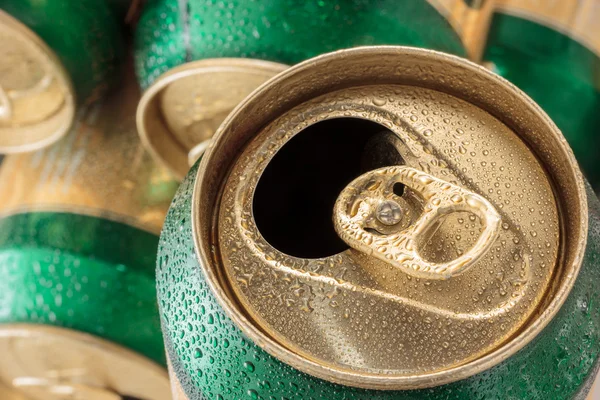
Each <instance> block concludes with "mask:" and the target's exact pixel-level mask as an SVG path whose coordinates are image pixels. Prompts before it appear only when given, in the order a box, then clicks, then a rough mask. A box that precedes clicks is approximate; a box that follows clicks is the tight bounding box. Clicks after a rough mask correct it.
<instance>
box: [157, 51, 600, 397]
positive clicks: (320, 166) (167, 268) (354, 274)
mask: <svg viewBox="0 0 600 400" xmlns="http://www.w3.org/2000/svg"><path fill="white" fill-rule="evenodd" d="M282 93H285V96H282V95H281V94H282ZM368 149H370V150H369V151H367V150H368ZM357 177H358V179H357V180H355V179H356V178H357ZM329 178H331V179H329ZM398 183H401V185H399V186H398V187H396V186H397V185H396V184H398ZM432 188H433V189H432ZM340 193H342V196H340V197H338V196H339V195H340ZM344 193H346V194H347V195H346V196H344V195H343V194H344ZM336 198H337V199H338V200H337V202H340V201H342V207H341V208H338V205H337V204H336ZM347 199H351V200H352V199H355V200H352V201H349V203H347V204H346V203H345V201H346V200H347ZM380 199H385V201H387V202H389V201H394V202H396V204H397V206H398V208H399V209H400V210H404V212H403V213H400V214H398V213H394V212H390V210H396V208H394V207H396V206H392V205H390V204H388V203H386V204H385V207H379V206H378V205H380V204H382V203H378V201H379V200H380ZM588 202H589V205H590V214H589V215H588ZM173 204H174V206H173V208H172V209H171V210H170V212H169V214H168V217H167V222H166V225H165V229H164V230H163V236H162V239H161V240H162V242H161V245H160V249H161V250H160V252H159V259H158V265H157V280H158V296H159V304H160V307H161V310H162V315H163V327H164V335H165V345H166V348H167V353H168V355H169V358H170V360H171V363H172V367H173V368H172V370H173V372H172V375H174V376H175V378H176V379H177V380H178V381H179V382H180V384H181V386H182V388H183V390H184V392H185V393H186V394H187V396H188V397H189V398H195V397H196V396H199V393H202V394H203V395H206V396H208V397H209V398H214V397H216V396H223V398H225V399H227V398H240V397H243V396H250V397H252V396H256V397H260V396H269V395H272V396H275V397H278V396H282V397H293V396H295V395H300V396H302V397H303V398H315V399H316V398H331V399H337V398H340V399H341V398H356V399H386V398H395V399H403V398H407V399H408V398H434V399H438V398H439V399H441V398H444V399H446V398H450V399H459V398H470V397H477V396H481V395H482V393H483V392H482V391H483V390H485V393H487V394H490V393H492V394H497V395H499V396H503V395H514V396H519V395H522V394H523V392H522V391H521V389H520V388H521V387H523V385H524V382H525V381H524V379H525V378H524V377H523V375H522V371H523V369H527V371H528V374H527V378H526V381H527V382H529V383H530V384H531V385H533V387H534V388H535V390H536V391H539V393H540V396H538V397H539V398H552V397H559V398H560V397H565V396H567V397H568V396H572V395H573V394H575V393H577V392H578V391H579V390H580V389H581V387H582V385H583V382H584V381H585V378H586V377H587V376H588V375H589V374H590V372H591V370H592V369H593V368H592V366H593V364H594V363H595V362H596V360H597V354H598V352H597V351H596V350H597V346H592V347H593V348H590V349H589V351H585V352H584V353H581V351H580V350H577V351H575V349H576V348H577V349H580V348H581V343H582V341H584V340H586V339H585V337H586V335H588V334H590V332H594V335H598V332H599V331H598V329H597V328H599V327H598V326H597V323H596V322H595V320H594V318H593V317H592V316H591V314H589V313H588V314H586V315H587V316H586V315H583V314H578V313H577V312H576V311H574V310H577V307H579V306H578V304H579V305H581V301H585V302H586V309H587V310H590V309H589V307H590V303H589V302H588V301H586V300H585V299H586V298H588V297H589V296H590V295H593V294H591V292H590V286H589V282H587V279H588V278H589V277H592V276H598V275H600V269H599V266H598V261H597V260H598V253H599V243H600V240H599V239H600V229H599V226H600V224H599V222H600V219H599V218H600V215H599V214H598V212H599V210H600V208H599V206H598V202H597V199H596V198H595V197H594V196H593V195H591V191H589V190H587V191H586V188H585V186H584V180H583V178H582V176H581V172H580V171H579V169H578V167H577V164H576V162H575V160H574V157H573V155H572V152H571V150H570V149H569V148H568V146H567V145H566V142H565V141H564V138H563V137H562V135H561V134H560V132H559V131H558V129H557V128H556V126H555V125H554V124H553V123H552V122H551V121H550V119H549V118H548V117H547V116H546V115H545V114H544V113H543V111H542V110H541V109H540V108H539V107H538V106H537V105H536V104H535V103H533V102H532V101H531V100H530V99H529V98H528V97H527V96H525V95H524V94H523V93H521V92H520V91H518V90H517V89H516V88H515V87H514V86H512V85H509V84H507V83H506V81H504V80H502V79H501V78H499V77H497V76H495V75H494V74H492V73H490V72H487V71H485V70H484V69H482V68H481V67H478V66H476V65H474V64H471V63H468V62H467V61H465V60H461V59H459V58H455V57H452V56H449V55H443V54H441V53H436V52H432V51H427V50H417V49H410V48H400V47H374V48H362V49H354V50H347V51H341V52H337V53H332V54H329V55H325V56H322V57H319V58H316V59H313V60H310V61H308V62H306V63H303V64H300V65H298V66H296V67H293V68H291V69H289V70H287V71H285V72H283V73H282V74H279V75H278V76H277V77H276V78H274V79H272V80H271V81H269V83H267V84H266V85H263V86H262V87H261V88H260V89H259V90H258V91H255V92H254V93H253V94H252V95H251V96H249V97H248V98H247V99H246V100H244V102H243V103H242V104H241V105H240V106H239V107H238V108H237V109H236V111H235V112H234V113H233V114H232V115H231V116H230V117H229V118H228V119H227V121H226V122H225V123H224V124H223V125H222V126H221V128H220V130H219V132H218V133H217V135H216V137H215V141H214V143H213V145H212V147H210V148H209V149H208V150H207V153H206V154H205V156H204V157H203V159H202V160H201V161H200V162H199V167H198V164H197V165H196V167H195V168H194V169H192V171H191V172H190V174H189V175H188V178H187V179H186V180H185V181H184V182H183V184H182V186H181V187H180V189H179V192H178V194H177V195H176V198H175V201H174V203H173ZM334 204H335V207H336V211H334ZM452 204H462V205H461V206H460V207H458V206H455V205H452ZM346 205H347V207H346ZM440 207H441V208H440ZM461 207H462V208H461ZM292 210H293V212H292ZM340 210H341V211H340ZM344 210H347V211H344ZM492 211H493V212H492ZM332 214H333V219H334V221H336V223H335V224H334V223H333V222H332V219H331V218H332ZM346 214H347V215H346ZM428 214H431V215H433V216H434V217H435V218H431V220H430V222H429V223H430V224H429V225H423V224H421V225H419V224H420V222H422V219H423V218H426V215H428ZM496 216H499V218H496ZM344 218H350V221H351V223H348V224H345V223H344V221H346V219H344ZM353 218H354V219H353ZM588 218H589V223H590V227H589V229H588ZM483 221H487V222H485V223H484V222H483ZM494 221H496V222H494ZM338 222H339V223H338ZM433 222H435V223H434V224H433V225H432V224H431V223H433ZM355 225H356V226H355ZM416 225H419V226H421V227H422V229H421V230H419V231H415V230H412V231H411V230H410V229H413V226H416ZM425 227H428V229H425ZM488 227H490V229H488ZM359 228H360V229H359ZM400 228H401V229H400ZM398 229H400V231H398ZM426 231H429V232H427V233H428V234H429V237H428V235H425V236H419V235H417V233H419V232H420V233H419V234H420V235H422V234H424V232H426ZM407 232H409V233H410V232H412V233H413V234H414V235H413V236H410V235H409V236H407ZM486 232H488V233H486ZM394 235H397V236H394ZM483 236H486V237H489V238H490V239H489V241H484V242H485V243H480V242H481V240H480V237H483ZM406 237H408V239H409V241H410V240H413V242H414V243H412V244H410V245H408V244H407V243H408V242H406V241H404V238H406ZM340 238H341V239H340ZM342 239H343V240H342ZM416 239H418V240H416ZM396 240H397V242H396ZM417 242H418V243H417ZM349 247H351V248H349ZM415 249H416V250H415ZM473 249H480V250H477V252H478V254H474V253H473V251H474V250H473ZM415 251H416V253H415ZM375 254H378V255H377V256H375ZM388 256H389V257H388ZM417 256H419V257H417ZM410 257H412V258H410ZM456 260H460V262H459V263H454V261H456ZM582 265H583V267H582ZM580 268H581V273H580ZM578 274H580V275H581V276H585V277H588V278H582V279H580V280H579V281H578V283H577V285H575V287H574V289H573V290H572V291H571V289H572V288H573V285H574V283H575V279H576V278H577V276H578ZM570 292H571V294H572V295H571V298H570V300H568V301H567V302H566V303H565V300H566V299H567V296H568V294H569V293H570ZM563 304H565V306H564V307H563V311H560V312H559V309H561V306H562V305H563ZM555 316H556V317H555ZM584 321H585V322H584ZM586 324H592V325H594V328H593V329H592V328H590V329H592V330H591V331H589V330H587V329H586V328H584V326H588V325H586ZM186 327H187V328H188V329H187V330H186ZM544 327H546V329H545V330H544V332H542V329H543V328H544ZM563 327H568V329H570V331H571V332H572V335H569V338H568V339H566V338H564V337H563V335H562V334H561V329H562V328H563ZM540 332H542V333H540ZM200 338H203V339H202V340H200ZM534 338H536V340H533V339H534ZM532 340H533V341H532ZM564 340H568V341H569V344H568V346H569V349H570V351H569V354H572V358H573V362H575V363H578V365H579V367H577V368H572V367H571V365H572V363H571V361H566V365H565V366H564V367H563V366H560V365H559V366H556V364H555V363H552V362H551V360H553V359H554V357H555V354H557V352H558V353H560V352H561V351H563V350H561V349H564V346H563V345H566V343H564ZM194 341H195V342H196V343H197V344H196V345H195V346H190V347H186V345H185V343H193V342H194ZM561 342H562V343H563V344H561ZM519 350H521V351H520V352H518V351H519ZM581 357H584V358H585V360H586V362H585V366H584V365H582V364H580V363H579V361H580V360H581ZM207 360H208V362H207ZM493 366H495V368H491V367H493ZM213 368H218V369H219V370H220V371H228V372H229V373H227V372H226V373H225V374H220V375H218V376H217V377H215V375H214V373H213V371H214V369H213ZM298 370H300V371H302V372H303V373H298ZM244 376H248V377H251V378H250V381H246V383H245V384H244V383H241V384H235V381H236V380H237V379H238V377H244ZM558 380H560V381H561V382H567V381H568V382H571V383H570V384H569V385H566V386H561V387H557V386H556V385H553V384H551V383H552V382H556V381H558ZM242 382H244V381H243V380H242ZM433 387H435V388H433ZM426 388H430V389H426ZM377 389H385V390H387V391H381V390H377ZM407 389H420V390H417V391H406V390H407Z"/></svg>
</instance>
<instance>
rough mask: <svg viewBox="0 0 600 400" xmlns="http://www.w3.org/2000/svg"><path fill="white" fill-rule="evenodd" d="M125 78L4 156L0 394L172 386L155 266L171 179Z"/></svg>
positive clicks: (159, 395) (109, 393) (111, 392)
mask: <svg viewBox="0 0 600 400" xmlns="http://www.w3.org/2000/svg"><path fill="white" fill-rule="evenodd" d="M132 75H133V74H131V76H132ZM130 82H131V84H130V85H129V86H128V87H127V88H126V89H123V90H121V91H119V92H118V93H115V94H114V96H110V97H103V98H101V99H98V100H97V101H95V102H92V103H90V104H87V105H83V106H81V107H80V108H79V110H78V112H77V116H76V120H75V123H74V124H73V127H72V128H71V130H70V132H69V133H68V134H67V135H66V136H65V137H64V138H63V139H62V140H61V141H59V142H57V143H55V144H54V145H52V146H50V147H48V148H46V149H43V150H40V151H38V152H34V153H27V154H15V155H8V156H6V157H5V158H4V161H3V162H2V165H0V186H1V187H2V191H1V192H0V354H1V355H2V356H1V357H0V398H1V399H7V398H8V399H10V400H13V398H12V397H8V396H9V393H10V395H12V396H15V397H14V398H15V399H21V398H26V399H28V400H31V399H34V400H49V399H50V400H58V399H91V400H93V399H102V400H105V399H106V400H109V399H111V400H112V399H131V398H133V399H144V400H163V399H167V398H168V397H169V392H170V389H169V388H170V385H169V380H168V376H167V371H166V368H165V366H166V364H165V356H164V347H163V340H162V336H161V332H160V325H159V315H158V310H157V306H156V289H155V279H154V276H155V274H154V267H155V260H156V251H157V246H158V233H159V232H160V229H161V226H162V222H163V219H164V216H165V214H166V211H167V208H168V205H169V203H170V201H171V199H172V196H173V193H174V190H175V187H176V186H175V183H174V181H172V180H171V178H170V177H169V175H168V174H167V172H166V171H165V170H163V169H161V168H160V167H158V166H157V165H156V164H155V163H154V162H153V161H152V160H151V157H150V155H149V154H147V153H146V152H145V151H144V149H143V148H142V146H141V143H139V138H138V136H137V133H136V130H135V109H136V106H137V102H138V100H139V90H138V89H137V84H136V83H135V80H133V79H130ZM3 390H4V391H3ZM19 396H22V397H19Z"/></svg>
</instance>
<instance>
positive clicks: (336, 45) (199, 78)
mask: <svg viewBox="0 0 600 400" xmlns="http://www.w3.org/2000/svg"><path fill="white" fill-rule="evenodd" d="M491 9H492V8H491V1H475V2H469V1H463V0H443V1H438V0H433V1H425V0H418V1H412V0H410V1H409V0H405V1H397V0H393V1H385V0H384V1H381V0H376V1H371V0H368V1H363V0H351V1H346V2H342V3H340V2H339V1H329V0H326V1H314V0H311V1H304V0H302V1H299V0H284V1H280V0H277V1H272V0H269V1H260V2H258V1H252V0H242V1H238V0H235V1H234V0H232V1H221V2H213V1H206V0H189V1H183V2H182V1H178V0H154V1H148V2H147V4H146V7H145V9H144V11H143V13H142V16H141V19H140V22H139V24H138V27H137V31H136V49H135V56H136V70H137V75H138V79H139V81H140V84H141V86H142V88H144V89H147V92H146V93H145V94H144V97H143V99H142V101H141V103H140V110H139V115H138V129H139V132H140V135H141V137H142V140H143V141H144V143H145V144H146V146H147V148H148V149H149V150H150V151H151V152H152V153H153V154H154V155H155V156H156V158H157V159H158V160H160V161H161V162H162V163H163V164H164V165H165V166H167V167H168V168H169V169H170V170H171V171H172V172H173V173H174V174H175V175H176V176H177V177H178V178H179V179H182V178H183V177H184V176H185V174H186V173H187V171H188V169H189V166H190V165H189V164H188V158H189V159H191V160H192V161H195V159H196V157H197V155H198V154H200V153H201V152H202V151H203V149H205V148H206V146H207V144H208V142H207V140H209V139H210V137H211V136H212V134H213V133H214V131H215V130H216V128H217V127H218V126H219V124H220V123H221V122H222V120H223V119H225V117H226V116H227V114H228V113H229V112H230V111H231V110H232V109H233V108H234V107H235V106H236V105H237V104H238V103H239V102H240V101H241V100H242V99H243V98H244V97H246V96H247V95H248V94H250V92H251V91H252V90H254V89H255V88H256V87H258V86H259V85H260V84H261V83H263V82H265V81H266V80H267V79H269V78H270V77H272V76H274V75H275V74H277V73H278V72H280V71H282V70H283V69H285V68H286V65H289V64H294V63H297V62H299V61H303V60H305V59H307V58H310V57H313V56H316V55H319V54H321V53H325V52H328V51H332V50H337V49H341V48H346V47H352V46H357V45H366V44H404V45H412V46H421V47H428V48H434V49H439V50H444V51H447V52H451V53H455V54H459V55H463V56H466V55H467V53H470V54H471V56H473V57H477V55H478V54H479V52H480V50H479V49H480V48H481V43H483V42H482V39H483V37H484V32H485V26H487V21H488V17H489V15H491ZM467 48H468V49H470V51H469V52H468V51H467ZM198 60H200V61H198ZM194 61H195V62H194ZM161 74H162V75H161Z"/></svg>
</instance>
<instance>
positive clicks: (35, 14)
mask: <svg viewBox="0 0 600 400" xmlns="http://www.w3.org/2000/svg"><path fill="white" fill-rule="evenodd" d="M0 10H2V11H5V12H6V13H8V14H9V15H11V16H12V17H14V18H16V19H17V20H18V21H20V22H21V23H23V24H24V25H26V26H27V27H28V28H29V29H31V30H32V31H33V32H34V33H36V34H37V35H38V36H39V37H40V38H41V39H42V40H43V41H44V42H45V43H46V45H47V46H48V47H50V48H51V49H52V50H53V51H54V53H55V54H56V55H57V56H58V58H59V60H60V61H61V63H62V64H63V66H64V68H65V69H66V70H67V72H68V74H69V75H70V77H71V81H72V83H73V86H74V88H75V92H76V97H77V101H78V102H80V103H83V102H86V101H88V100H91V99H93V98H97V97H99V96H101V95H102V94H103V93H105V92H106V91H107V90H108V89H109V88H112V87H114V86H115V84H117V83H118V82H119V78H120V76H121V71H120V68H121V63H122V62H123V58H124V43H123V35H122V27H121V24H120V20H119V19H118V17H117V16H116V15H115V13H114V12H113V10H112V9H111V8H110V7H109V5H108V2H106V1H96V0H84V1H69V0H58V1H41V2H40V1H35V0H23V1H21V0H17V1H13V0H2V1H0Z"/></svg>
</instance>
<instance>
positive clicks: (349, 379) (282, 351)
mask: <svg viewBox="0 0 600 400" xmlns="http://www.w3.org/2000/svg"><path fill="white" fill-rule="evenodd" d="M382 53H386V54H390V55H394V56H406V57H410V56H415V55H421V56H427V57H430V58H432V59H436V60H437V61H443V62H445V63H447V64H448V65H449V66H452V67H457V68H462V69H467V70H469V71H470V72H472V73H474V74H475V75H479V76H482V75H483V76H484V77H485V78H486V79H488V80H490V81H492V82H494V83H496V84H497V85H500V86H504V87H507V89H509V90H511V91H512V92H513V93H515V94H517V95H518V96H519V97H520V98H521V99H522V100H523V101H524V102H526V103H527V104H528V105H529V106H530V107H531V108H530V110H531V111H533V112H534V113H535V116H536V118H539V119H541V120H542V121H543V122H544V123H545V124H546V126H547V127H548V131H549V133H551V134H552V135H553V136H554V137H555V139H557V143H558V145H559V146H560V150H561V151H562V155H561V156H562V157H566V159H567V160H568V161H569V164H570V167H571V168H570V170H569V172H570V173H571V174H572V175H573V178H574V179H575V181H574V182H573V183H574V185H575V187H576V189H575V190H576V193H571V195H572V196H575V197H576V198H577V200H578V204H577V206H578V207H579V212H578V220H577V221H572V222H573V223H576V229H577V233H578V237H579V238H580V240H579V241H577V243H576V248H575V249H574V250H573V252H572V253H573V254H574V255H573V257H572V262H571V269H570V270H569V273H567V274H564V277H563V282H562V284H561V285H560V287H559V289H557V290H556V291H555V292H554V293H553V297H552V299H551V301H547V302H545V303H543V304H542V305H541V307H545V309H544V310H543V311H542V312H540V313H538V314H536V315H534V316H533V317H532V319H535V320H533V321H532V322H531V323H530V324H529V325H528V326H526V327H525V329H523V330H522V331H520V332H519V333H518V334H517V335H516V336H515V337H514V338H512V339H511V340H510V341H508V342H507V343H505V344H504V345H502V346H500V347H499V348H497V349H496V350H494V351H492V352H491V353H489V354H487V355H485V356H483V357H481V358H478V359H475V360H472V361H469V362H466V363H464V364H461V365H459V366H456V367H452V368H449V369H445V370H441V371H436V372H430V373H424V374H419V375H411V376H393V375H377V374H362V373H353V372H350V371H348V370H341V369H334V368H331V367H327V366H324V365H321V364H319V363H316V362H314V361H313V360H310V359H307V358H304V357H302V356H300V355H298V354H296V353H293V352H292V351H291V350H290V349H288V348H286V347H285V346H283V345H282V344H280V343H279V342H278V341H276V340H275V339H273V338H271V337H270V336H268V335H266V334H265V332H264V331H262V330H261V329H259V328H258V327H257V326H256V325H255V324H254V323H253V321H251V320H250V319H249V318H247V317H246V316H245V315H244V314H243V313H242V312H241V311H240V309H239V304H238V303H237V302H236V300H235V299H232V296H231V293H230V292H229V289H228V288H226V287H224V284H223V282H222V277H220V276H219V275H218V273H217V272H216V271H215V270H214V269H213V268H209V267H207V266H209V265H211V264H213V263H214V261H213V260H214V259H213V257H212V254H211V251H212V249H211V246H210V245H209V244H208V243H205V242H203V240H202V237H201V233H200V229H199V226H198V224H199V221H198V210H199V208H200V207H203V208H205V207H206V205H201V204H200V197H201V194H202V191H203V188H202V181H203V176H204V175H205V174H206V173H207V170H208V168H207V167H208V165H209V163H210V161H211V160H212V159H213V158H214V157H215V155H214V154H215V151H216V150H215V149H217V148H218V145H217V144H218V142H220V141H221V140H225V139H223V136H224V132H225V130H226V127H227V126H228V125H230V124H232V123H233V122H234V121H235V119H236V118H237V116H238V114H239V113H240V111H241V110H243V109H244V108H245V107H246V106H247V105H248V104H250V103H252V102H253V101H254V100H255V99H256V98H257V97H260V96H261V95H262V94H263V92H265V91H267V90H268V89H270V88H272V87H274V86H277V85H278V84H280V82H283V81H286V80H288V79H292V78H293V77H294V75H296V74H298V73H300V72H302V71H304V70H306V69H314V68H317V67H319V65H323V64H326V63H328V62H329V61H330V60H332V59H334V58H338V57H343V58H350V57H357V56H360V55H365V54H377V55H379V54H382ZM214 138H215V139H214V144H213V146H211V147H210V148H209V149H207V151H206V153H205V156H204V157H203V159H202V160H201V162H200V166H199V168H198V171H197V173H196V175H195V182H194V188H193V194H192V235H193V241H194V249H195V253H196V257H198V259H199V260H200V264H201V268H202V271H203V273H204V275H205V278H206V281H207V283H208V285H209V287H210V289H211V291H212V293H213V294H214V295H215V297H216V299H217V301H218V303H219V304H220V306H221V307H223V309H224V311H225V313H226V314H227V316H228V317H229V318H231V319H232V321H233V322H234V324H235V325H236V326H237V327H238V328H239V329H240V330H241V331H242V332H243V333H244V335H246V336H247V337H248V338H250V339H251V340H252V341H253V342H254V343H255V344H256V345H258V346H259V347H261V348H262V349H263V350H264V351H266V352H267V353H269V354H270V355H271V356H273V357H275V358H276V359H278V360H279V361H282V362H284V363H286V364H288V365H290V366H292V367H294V368H296V369H298V370H300V371H302V372H304V373H307V374H310V375H312V376H315V377H317V378H320V379H324V380H327V381H330V382H334V383H338V384H342V385H346V386H353V387H360V388H365V389H377V390H405V389H420V388H428V387H434V386H439V385H442V384H448V383H451V382H455V381H458V380H461V379H465V378H468V377H470V376H472V375H475V374H478V373H480V372H483V371H485V370H487V369H489V368H491V367H493V366H495V365H497V364H499V363H500V362H502V361H504V360H506V359H507V358H509V357H510V356H512V355H513V354H515V353H516V352H518V351H519V350H521V349H522V348H523V347H524V346H525V345H526V344H528V343H529V342H530V341H531V340H533V339H534V338H535V337H536V336H537V335H538V334H539V333H540V332H541V331H542V330H543V329H544V328H545V327H546V326H547V325H548V324H549V322H550V321H551V320H552V319H553V317H554V316H555V315H556V313H557V312H558V310H559V309H560V307H561V306H562V305H563V303H564V302H565V301H566V299H567V296H568V294H569V293H570V291H571V289H572V287H573V285H574V283H575V280H576V278H577V276H578V273H579V270H580V268H581V265H582V262H583V254H584V252H585V248H586V245H587V232H588V219H587V215H588V206H587V197H586V191H585V183H584V178H583V174H582V173H581V170H580V169H579V167H578V166H577V165H578V164H577V162H576V160H575V156H574V154H573V152H572V150H571V148H570V147H569V145H568V144H567V141H566V139H565V138H564V136H563V135H562V133H561V132H560V130H559V129H558V128H557V126H556V125H555V124H554V122H552V120H551V119H550V117H548V115H547V114H546V113H545V112H544V111H543V110H542V109H541V107H540V106H538V105H537V104H536V103H535V102H534V101H533V100H532V99H531V98H530V97H529V96H527V95H526V94H525V93H523V92H522V91H521V90H520V89H518V88H517V87H516V86H514V85H513V84H511V83H510V82H508V81H507V80H506V79H504V78H502V77H500V76H498V75H496V74H494V73H493V72H491V71H489V70H487V69H485V68H484V67H482V66H479V65H477V64H475V63H473V62H470V61H468V60H466V59H463V58H460V57H457V56H453V55H450V54H446V53H442V52H438V51H433V50H426V49H419V48H413V47H404V46H370V47H358V48H353V49H346V50H339V51H336V52H332V53H328V54H324V55H321V56H318V57H315V58H313V59H310V60H307V61H305V62H302V63H300V64H297V65H295V66H294V67H292V68H290V69H288V70H286V71H284V72H282V73H280V74H278V75H277V76H275V77H273V78H272V79H270V80H269V81H267V82H265V83H264V84H263V85H261V86H260V87H259V88H258V89H256V90H255V91H254V92H253V93H252V94H251V95H249V96H248V97H246V99H245V100H244V101H242V102H241V103H240V104H238V106H237V107H236V108H235V109H234V110H233V111H232V112H231V113H230V114H229V116H228V117H227V118H226V119H225V121H224V122H223V123H222V124H221V126H220V127H219V129H218V131H217V132H216V134H215V136H214ZM228 156H231V155H230V154H228ZM229 161H232V160H229ZM542 164H543V165H545V162H543V161H542ZM218 197H220V196H217V203H218ZM559 214H562V213H561V211H560V207H559ZM562 225H565V223H564V220H563V221H562V223H561V226H562ZM561 262H564V260H563V259H562V258H559V260H558V261H557V263H561Z"/></svg>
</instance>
